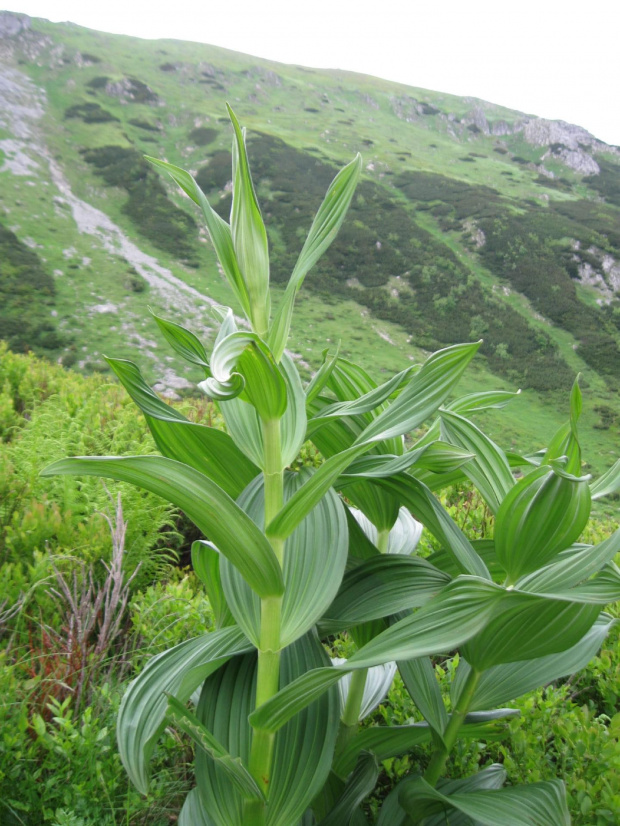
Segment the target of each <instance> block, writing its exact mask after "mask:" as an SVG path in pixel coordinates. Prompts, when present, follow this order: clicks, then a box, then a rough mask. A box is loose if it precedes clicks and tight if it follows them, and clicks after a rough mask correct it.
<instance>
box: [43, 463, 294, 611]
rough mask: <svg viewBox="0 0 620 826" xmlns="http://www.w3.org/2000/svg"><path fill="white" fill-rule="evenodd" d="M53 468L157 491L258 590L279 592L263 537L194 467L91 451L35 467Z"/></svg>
mask: <svg viewBox="0 0 620 826" xmlns="http://www.w3.org/2000/svg"><path fill="white" fill-rule="evenodd" d="M58 474H62V475H71V476H103V477H107V478H109V479H116V480H118V481H119V482H129V483H130V484H133V485H137V486H138V487H141V488H144V489H145V490H150V491H151V493H154V494H156V495H157V496H162V497H163V498H164V499H167V500H168V501H169V502H172V504H173V505H176V506H177V507H178V508H181V510H182V511H184V512H185V513H186V514H187V516H188V517H189V519H191V520H192V522H193V523H194V524H195V525H196V526H197V527H198V528H199V529H200V530H201V531H202V532H203V533H204V534H205V535H206V536H208V537H209V539H210V540H211V541H213V542H214V543H215V545H216V547H217V548H218V550H219V551H220V553H222V554H223V555H224V556H225V557H226V558H227V559H230V561H231V562H232V564H233V565H235V566H236V567H237V568H238V569H239V571H240V573H241V574H242V576H243V577H244V579H245V580H246V581H247V582H248V584H249V585H250V587H251V588H252V589H253V590H255V591H256V593H257V594H259V596H261V597H268V596H277V595H279V594H281V593H282V592H283V589H284V584H283V581H282V571H281V569H280V565H279V563H278V560H277V558H276V555H275V554H274V552H273V549H272V547H271V545H270V544H269V542H268V541H267V539H266V538H265V537H264V535H263V534H262V533H261V532H260V531H259V530H258V528H257V527H256V525H255V524H254V523H253V522H252V520H251V519H250V518H249V517H248V516H246V514H245V513H244V512H243V511H242V510H241V508H240V507H239V505H237V504H236V502H234V501H233V500H232V499H231V498H230V496H228V494H226V493H225V492H224V491H223V490H222V488H220V487H219V486H218V485H216V484H215V483H214V482H212V481H211V479H208V478H207V477H206V476H204V475H203V474H202V473H199V472H198V471H196V470H194V468H191V467H189V466H188V465H184V464H181V463H180V462H175V461H173V460H172V459H165V458H162V457H160V456H131V457H127V458H120V459H117V458H115V457H108V456H94V457H75V458H72V459H61V460H60V461H58V462H54V463H53V464H51V465H49V467H47V468H45V470H43V471H42V473H41V475H42V476H54V475H58Z"/></svg>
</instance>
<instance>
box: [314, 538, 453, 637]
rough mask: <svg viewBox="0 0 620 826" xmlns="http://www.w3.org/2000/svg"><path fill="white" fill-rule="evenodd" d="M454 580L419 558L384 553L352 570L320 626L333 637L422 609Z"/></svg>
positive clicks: (346, 576) (343, 581)
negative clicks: (346, 630) (400, 612)
mask: <svg viewBox="0 0 620 826" xmlns="http://www.w3.org/2000/svg"><path fill="white" fill-rule="evenodd" d="M448 582H450V577H449V576H448V575H447V574H445V573H443V571H440V570H439V569H437V568H435V567H433V566H432V565H430V564H429V563H428V562H427V561H426V560H425V559H421V558H420V557H417V556H401V555H391V554H382V555H381V556H377V557H374V558H373V559H368V560H365V561H364V562H362V563H361V564H360V565H358V566H357V567H355V568H354V569H352V570H351V571H349V572H348V573H347V574H346V575H345V577H344V579H343V580H342V585H341V586H340V590H339V591H338V594H337V596H336V598H335V600H334V601H333V603H332V604H331V605H330V606H329V607H328V608H327V609H326V611H325V614H324V616H323V617H322V619H321V622H320V627H321V630H322V632H323V633H326V634H332V633H338V632H339V631H343V630H344V629H346V628H350V627H351V626H352V625H359V624H360V623H362V622H368V621H369V620H372V619H379V618H381V617H385V616H388V615H390V614H396V613H398V612H399V611H405V610H407V609H410V608H419V607H420V606H421V605H424V604H425V603H427V602H428V601H429V600H430V599H431V598H432V597H434V596H435V595H436V594H437V593H439V591H441V589H442V588H443V587H444V586H445V585H447V584H448Z"/></svg>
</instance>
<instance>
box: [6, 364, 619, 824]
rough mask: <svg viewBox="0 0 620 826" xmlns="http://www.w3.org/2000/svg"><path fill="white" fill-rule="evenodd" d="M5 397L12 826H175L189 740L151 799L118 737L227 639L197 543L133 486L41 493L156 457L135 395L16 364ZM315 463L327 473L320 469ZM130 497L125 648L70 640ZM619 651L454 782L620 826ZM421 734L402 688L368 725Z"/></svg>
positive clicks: (480, 526) (593, 529)
mask: <svg viewBox="0 0 620 826" xmlns="http://www.w3.org/2000/svg"><path fill="white" fill-rule="evenodd" d="M0 388H2V389H1V392H0V468H1V470H0V502H1V503H2V505H1V506H0V572H1V575H2V583H3V588H2V598H1V599H0V692H1V696H2V703H1V704H0V822H1V823H2V824H3V826H41V824H50V826H95V824H96V826H126V824H128V823H130V824H132V825H133V826H147V824H148V826H165V824H169V823H170V822H171V821H172V817H173V815H175V814H176V813H177V812H178V808H179V806H180V803H181V802H182V800H183V798H184V796H185V795H186V793H187V791H188V789H189V788H190V787H191V778H190V774H189V771H188V768H187V764H188V763H189V762H191V759H192V747H191V744H190V741H189V739H187V738H185V737H184V736H179V735H176V734H172V733H171V732H168V733H166V734H165V735H164V736H163V737H162V739H161V740H160V742H159V745H158V747H157V751H156V755H155V760H154V766H153V769H154V770H153V780H152V785H151V792H150V794H149V796H148V797H146V798H143V797H141V796H140V795H139V794H138V793H137V792H136V791H135V790H134V789H133V787H132V786H131V784H130V783H129V781H128V780H127V779H126V776H125V773H124V771H123V769H122V766H121V763H120V758H119V756H118V753H117V749H116V743H115V735H114V729H115V723H116V716H117V713H118V705H119V702H120V697H121V696H122V694H123V692H124V689H125V686H126V684H127V682H128V681H129V680H130V679H131V678H132V677H133V676H134V675H135V674H136V673H138V672H139V671H140V670H141V669H142V668H143V667H144V664H145V663H146V661H147V660H148V659H149V658H150V657H151V656H152V655H153V654H154V653H157V652H159V651H162V650H164V649H165V648H167V647H169V646H171V645H174V644H176V643H178V642H181V641H182V640H185V639H188V638H189V637H193V636H196V635H199V634H202V633H204V632H205V630H210V629H212V627H213V615H212V612H211V608H210V606H209V603H208V601H207V599H206V597H205V596H204V591H203V588H202V586H201V584H200V583H199V581H198V580H197V578H196V577H195V576H194V574H193V573H191V572H189V571H188V570H187V569H180V568H178V567H177V560H179V559H183V553H184V549H185V548H186V542H187V540H188V539H189V540H191V539H192V538H194V537H193V536H192V535H190V534H189V531H188V529H187V522H186V521H184V520H182V519H180V518H179V515H178V513H176V512H175V511H173V510H172V509H170V508H169V507H168V506H167V505H165V504H164V503H163V501H162V500H161V499H158V498H157V497H155V496H152V495H151V494H146V493H144V492H140V491H138V490H137V489H136V488H133V487H132V486H129V485H115V484H114V483H111V482H109V483H107V484H106V487H104V486H103V485H102V484H101V482H100V481H99V480H96V479H92V478H90V479H89V478H85V479H80V480H79V481H78V480H75V479H69V478H60V477H58V478H56V479H50V478H47V479H41V478H39V477H38V473H39V471H40V470H41V469H42V467H43V466H45V465H46V464H47V463H48V462H50V461H52V460H54V459H56V458H59V457H61V456H64V455H66V454H67V453H82V454H83V453H99V454H104V453H118V454H122V453H129V452H130V453H134V454H139V453H152V452H154V449H155V448H154V445H153V443H152V440H151V437H150V434H149V433H148V430H147V428H146V425H145V423H144V421H143V419H142V417H141V416H140V415H139V414H138V413H137V412H136V410H135V407H134V405H133V404H132V403H131V401H130V400H129V399H128V398H127V396H126V394H125V393H124V391H122V390H121V389H120V388H118V387H115V386H111V385H109V384H107V383H106V382H105V381H104V380H103V379H102V378H101V377H91V378H83V377H81V376H80V375H78V374H75V373H72V372H70V371H65V370H63V369H61V368H60V367H58V366H55V365H50V364H49V363H48V362H45V361H42V360H39V359H36V358H33V357H26V356H22V355H14V354H12V353H7V352H6V351H5V350H3V349H0ZM586 404H587V399H586ZM181 409H182V411H183V412H184V413H185V415H187V416H188V417H190V418H191V419H193V420H205V418H207V417H208V416H209V415H210V416H211V421H212V422H217V421H218V417H217V414H216V413H215V411H214V410H213V409H212V408H211V407H210V405H209V404H208V403H207V402H205V401H203V402H201V403H193V404H187V403H185V404H184V405H182V406H181ZM496 415H502V414H501V413H498V414H496ZM307 458H308V460H309V461H313V460H314V459H316V454H315V453H314V452H313V451H311V452H310V454H309V455H308V457H307ZM464 492H465V491H463V490H455V489H453V490H451V491H449V493H448V496H447V497H444V498H443V501H444V503H445V504H446V505H447V506H448V509H449V512H450V513H451V515H452V516H453V517H454V518H455V519H457V520H458V522H459V524H460V525H461V527H462V529H463V531H464V532H465V533H466V534H467V536H469V537H470V538H472V539H476V540H479V539H484V538H485V537H488V536H489V532H490V524H491V519H490V514H489V512H488V510H487V509H486V508H485V506H484V504H483V502H482V501H481V500H480V499H479V498H478V497H477V496H475V495H473V493H472V492H470V491H469V492H467V501H468V506H467V508H466V509H465V510H463V509H458V510H457V506H456V502H457V501H462V496H463V493H464ZM117 493H120V495H121V505H122V517H121V520H122V522H125V523H127V533H126V536H125V541H124V549H125V552H124V555H123V561H122V565H121V568H120V571H121V575H122V578H123V580H124V582H125V583H127V580H129V578H130V577H131V576H132V574H134V573H135V572H136V570H137V575H136V576H135V578H134V579H133V580H132V581H131V583H129V586H128V588H127V589H123V591H122V593H123V594H126V595H127V602H126V604H125V605H123V606H122V607H121V609H120V610H119V611H118V612H117V613H116V614H115V616H118V617H119V625H118V627H117V629H116V630H115V631H114V632H113V633H111V634H105V633H103V623H102V616H99V617H98V618H96V619H95V622H94V624H93V626H92V628H91V630H90V632H89V633H87V634H86V635H82V636H79V635H73V636H72V635H71V633H70V629H71V628H72V627H73V628H75V622H76V620H77V616H78V614H77V613H76V610H75V608H76V607H74V606H72V605H71V600H70V598H68V597H67V594H66V593H65V592H64V590H63V588H62V585H61V582H62V581H64V582H65V583H67V584H68V586H69V593H71V591H72V589H73V588H75V589H77V594H78V596H79V599H80V603H79V604H80V605H81V606H82V609H81V610H83V611H85V613H83V614H81V615H80V616H81V617H82V618H84V617H88V616H89V615H90V613H89V612H90V610H91V608H92V606H93V605H94V601H95V599H96V598H97V594H99V593H105V588H106V582H107V581H108V574H107V571H106V569H105V568H104V566H103V565H102V560H103V561H104V562H105V563H106V565H108V566H110V563H111V561H112V559H113V558H114V547H115V542H114V540H113V539H112V537H111V533H110V526H109V525H108V523H107V522H106V519H105V517H104V516H103V515H102V514H107V516H108V517H110V518H111V522H112V527H114V526H115V525H117V524H118V521H119V520H118V514H117V513H116V511H115V508H116V495H117ZM615 527H616V525H615V520H607V521H605V520H602V521H599V522H597V523H594V524H593V525H591V526H590V528H589V529H588V533H587V535H584V537H583V540H584V541H586V542H594V543H597V542H600V541H601V540H602V539H603V538H604V537H605V536H607V535H608V534H609V533H610V532H611V531H612V530H614V529H615ZM422 543H423V546H424V548H425V551H424V553H425V554H426V553H431V552H432V551H433V550H434V548H433V542H432V540H431V538H430V535H428V536H427V535H425V536H424V537H423V540H422ZM116 547H118V542H117V545H116ZM74 577H75V579H74ZM89 577H92V579H89ZM89 585H90V589H89ZM108 587H109V586H108ZM54 591H55V592H57V593H56V594H54ZM89 594H90V595H89ZM5 600H6V601H5ZM613 610H614V612H615V611H616V609H613ZM72 623H73V625H72ZM87 630H88V628H87ZM618 642H619V640H618V630H617V628H616V629H615V630H614V631H612V633H611V635H610V636H609V638H608V639H607V641H606V643H605V644H604V647H603V649H602V650H601V652H600V654H599V655H598V656H597V657H596V658H595V659H594V660H593V661H592V663H591V664H590V666H589V667H588V669H587V670H585V671H584V672H582V673H581V674H580V675H579V676H578V677H574V678H572V679H569V680H561V681H558V682H556V683H554V684H552V685H550V686H548V687H546V688H545V689H541V690H539V691H536V692H533V693H531V694H528V695H526V696H525V697H523V698H521V699H520V700H519V701H517V702H516V703H514V704H511V705H514V707H516V708H518V709H520V710H521V717H520V718H519V719H514V720H510V721H508V722H501V723H499V724H498V728H499V732H498V739H497V740H494V741H492V742H488V743H484V742H482V741H480V742H477V741H475V740H472V741H463V743H462V747H461V748H459V749H457V750H456V751H455V752H454V754H453V756H452V758H451V761H450V765H449V771H450V774H451V775H452V776H453V777H463V776H467V775H469V774H471V773H473V772H475V771H477V770H478V768H479V767H480V766H481V765H485V764H488V763H490V762H493V761H497V762H503V764H504V766H505V768H506V769H507V771H508V773H509V775H510V777H511V779H512V780H513V782H514V783H523V782H537V781H540V780H549V779H552V778H555V777H558V776H561V777H563V778H564V779H565V782H566V784H567V791H568V797H569V805H570V809H571V814H572V817H573V824H574V826H601V825H602V826H615V824H617V822H618V819H619V818H620V780H619V778H620V775H619V773H618V764H619V763H618V761H619V760H620V743H619V736H620V728H619V725H618V724H619V719H618V714H617V706H618V702H619V701H620V662H619V659H618V650H619V649H618ZM350 646H351V642H350V640H349V639H348V638H347V637H346V636H341V637H339V638H338V639H335V640H334V642H333V654H335V655H339V656H347V655H348V654H349V653H350V652H349V649H350ZM434 666H435V677H436V679H437V681H438V685H439V686H440V688H441V691H442V694H443V696H444V698H445V699H446V700H447V698H448V696H449V690H450V683H451V681H452V679H453V677H454V673H455V669H456V666H457V662H456V659H455V658H436V659H435V661H434ZM84 678H86V679H84ZM419 719H420V715H419V712H418V710H417V709H416V708H415V706H414V705H413V704H412V702H411V699H410V698H409V695H408V694H407V692H406V691H405V690H404V687H403V685H402V682H401V681H400V679H399V678H397V679H396V681H395V683H394V685H393V687H392V689H391V691H390V694H389V696H388V702H385V703H382V704H381V706H380V707H379V708H378V709H377V710H376V711H375V712H374V713H373V714H372V715H371V717H369V718H367V721H366V723H367V724H368V725H385V724H389V725H402V724H407V723H410V722H412V721H414V720H416V721H417V720H419ZM430 753H431V747H430V746H426V747H416V748H414V749H412V750H411V751H410V752H409V754H407V756H405V757H400V758H392V759H390V760H387V761H385V762H384V763H383V765H382V770H381V775H380V785H379V791H378V793H377V795H376V796H374V797H373V798H371V799H370V801H369V802H368V805H367V812H368V814H369V815H371V814H372V813H374V812H376V811H377V809H378V806H379V803H380V800H381V798H382V797H383V796H384V795H385V794H386V793H387V792H388V791H389V789H390V788H391V787H393V785H394V784H395V783H396V782H397V781H398V780H399V779H401V778H402V777H403V776H404V775H405V774H407V773H409V772H416V771H423V770H424V769H425V768H426V766H427V765H428V762H429V758H430Z"/></svg>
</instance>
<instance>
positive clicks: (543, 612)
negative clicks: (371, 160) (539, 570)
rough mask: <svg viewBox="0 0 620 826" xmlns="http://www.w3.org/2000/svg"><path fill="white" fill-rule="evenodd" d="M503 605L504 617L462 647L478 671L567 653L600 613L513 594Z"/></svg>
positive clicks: (594, 607) (596, 609)
mask: <svg viewBox="0 0 620 826" xmlns="http://www.w3.org/2000/svg"><path fill="white" fill-rule="evenodd" d="M503 603H504V604H503V606H502V611H501V613H499V615H498V616H496V617H494V618H493V619H491V620H490V621H489V622H488V623H487V624H486V626H485V627H484V629H482V630H481V631H480V632H479V633H478V634H477V635H476V636H475V637H473V639H470V640H469V641H468V642H467V643H466V645H465V646H464V647H463V655H464V657H465V659H466V660H467V662H468V663H471V665H472V666H473V667H474V668H477V669H478V670H479V671H484V670H485V669H487V668H491V666H494V665H499V664H501V663H510V662H517V661H519V660H526V659H527V660H530V659H535V658H537V657H546V656H547V655H549V654H558V653H559V652H561V651H565V650H566V649H567V648H571V647H572V646H574V645H576V644H577V643H578V642H579V640H580V639H581V638H582V637H583V636H584V635H585V634H586V633H587V632H588V631H589V630H590V628H591V627H592V626H593V625H594V623H595V622H596V619H597V617H598V615H599V612H600V606H597V605H589V604H585V605H582V604H579V603H571V602H566V601H562V600H561V599H557V600H556V599H547V598H545V597H535V596H533V595H529V594H524V593H516V592H514V591H512V592H508V593H507V594H506V596H505V598H504V601H503ZM524 628H526V629H527V634H524V632H523V629H524Z"/></svg>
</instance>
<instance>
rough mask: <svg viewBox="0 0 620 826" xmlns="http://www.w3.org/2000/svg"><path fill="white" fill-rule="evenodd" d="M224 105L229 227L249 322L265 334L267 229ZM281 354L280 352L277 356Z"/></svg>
mask: <svg viewBox="0 0 620 826" xmlns="http://www.w3.org/2000/svg"><path fill="white" fill-rule="evenodd" d="M227 109H228V114H229V116H230V120H231V123H232V125H233V130H234V135H235V137H234V141H233V157H234V164H233V199H232V207H231V213H230V227H231V231H232V239H233V245H234V248H235V254H236V256H237V261H238V263H239V269H240V270H241V274H242V275H243V280H244V282H245V286H246V289H247V293H248V296H249V300H250V313H251V318H252V326H253V328H254V331H255V332H256V333H258V335H259V336H261V338H265V337H266V336H267V331H268V325H269V310H270V295H269V249H268V243H267V230H266V229H265V224H264V223H263V217H262V215H261V212H260V207H259V206H258V200H257V198H256V192H255V191H254V184H253V183H252V177H251V175H250V166H249V163H248V156H247V153H246V149H245V139H244V135H243V134H242V131H241V127H240V126H239V122H238V121H237V118H236V117H235V115H234V112H233V111H232V109H231V108H230V106H228V104H227ZM280 355H281V353H279V354H278V357H279V356H280Z"/></svg>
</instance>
